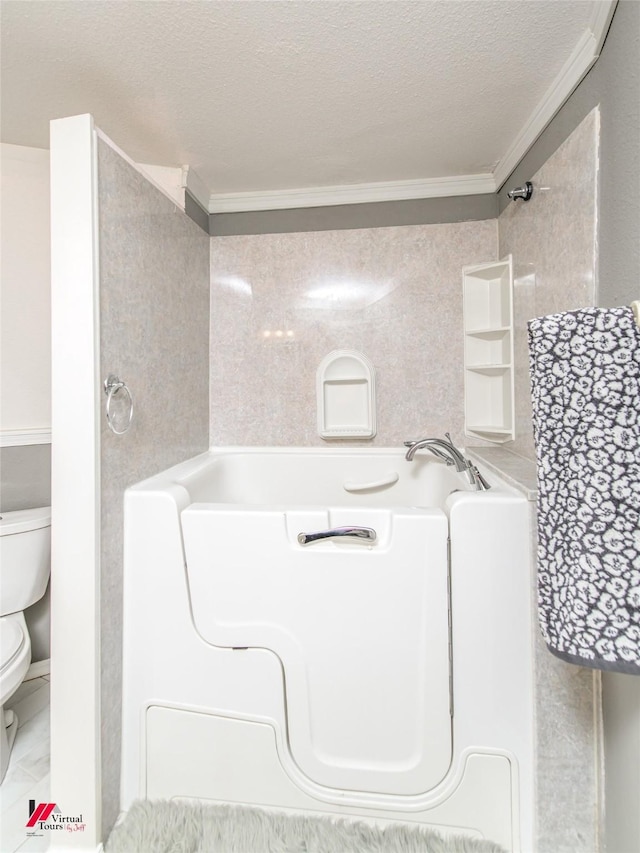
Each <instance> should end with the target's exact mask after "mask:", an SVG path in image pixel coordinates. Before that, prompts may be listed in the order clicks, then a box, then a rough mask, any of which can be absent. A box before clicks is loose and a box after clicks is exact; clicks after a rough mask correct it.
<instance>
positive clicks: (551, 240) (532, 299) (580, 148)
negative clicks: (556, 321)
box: [498, 107, 600, 460]
mask: <svg viewBox="0 0 640 853" xmlns="http://www.w3.org/2000/svg"><path fill="white" fill-rule="evenodd" d="M599 131H600V111H599V109H598V108H597V107H596V108H595V109H594V110H592V111H591V112H590V113H589V115H587V117H586V118H585V119H583V121H582V122H581V123H580V124H579V125H578V127H577V128H576V129H575V130H574V131H573V133H572V134H571V135H570V136H569V137H568V138H567V139H566V140H565V141H564V142H563V143H562V145H561V146H560V147H559V148H558V150H557V151H556V152H555V153H554V154H552V155H551V157H549V159H548V160H547V162H546V163H545V164H544V165H543V166H542V167H541V169H540V170H539V171H538V172H536V174H535V175H533V177H532V179H531V180H532V183H533V186H534V192H533V196H532V198H531V200H530V201H527V202H521V201H514V202H511V204H509V206H508V207H507V208H506V209H505V210H504V211H503V212H502V214H501V215H500V218H499V220H498V240H499V249H500V252H499V254H500V257H504V256H505V255H507V254H509V253H511V254H513V261H514V283H513V291H514V294H513V307H514V327H515V337H514V350H515V352H514V355H515V363H516V378H515V379H516V381H515V385H516V387H515V410H516V438H515V441H514V442H513V443H512V444H510V445H509V446H510V448H511V449H512V450H513V451H515V452H516V453H518V454H520V455H521V456H525V457H526V458H528V459H531V460H535V450H534V447H533V433H532V426H531V385H530V382H529V353H528V337H527V322H528V321H529V320H530V319H532V318H533V317H541V316H544V315H545V314H554V313H556V312H558V311H571V310H573V309H576V308H583V307H585V306H587V305H595V304H596V294H597V290H596V278H597V262H598V258H597V239H596V227H597V195H598V147H599V145H598V143H599Z"/></svg>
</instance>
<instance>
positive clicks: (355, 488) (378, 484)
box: [342, 471, 400, 492]
mask: <svg viewBox="0 0 640 853" xmlns="http://www.w3.org/2000/svg"><path fill="white" fill-rule="evenodd" d="M399 479H400V474H398V472H397V471H392V472H391V473H390V474H386V475H385V476H384V477H381V478H380V479H379V480H372V481H371V482H370V483H343V486H342V488H343V489H344V490H345V492H366V491H367V490H368V489H381V488H382V487H383V486H393V484H394V483H397V482H398V480H399Z"/></svg>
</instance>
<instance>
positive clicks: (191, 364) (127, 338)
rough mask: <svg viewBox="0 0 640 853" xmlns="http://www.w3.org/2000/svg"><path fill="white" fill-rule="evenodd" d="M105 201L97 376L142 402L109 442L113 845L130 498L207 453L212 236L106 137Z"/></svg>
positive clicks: (106, 816)
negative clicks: (116, 379) (126, 504)
mask: <svg viewBox="0 0 640 853" xmlns="http://www.w3.org/2000/svg"><path fill="white" fill-rule="evenodd" d="M98 200H99V244H100V365H101V368H100V375H101V377H102V379H104V378H105V377H106V376H107V375H108V374H109V373H116V374H117V375H118V376H120V377H121V378H122V379H124V380H125V381H126V382H127V385H128V387H129V388H130V389H131V393H132V395H133V399H134V403H135V415H134V420H133V423H132V426H131V429H130V430H129V432H127V433H126V434H125V435H121V436H116V435H114V434H113V433H112V432H111V431H110V430H109V429H108V427H107V425H106V421H105V418H104V416H103V417H102V433H101V437H100V447H101V459H100V470H101V506H102V517H101V542H102V546H101V551H102V553H101V567H102V576H101V591H100V595H101V628H100V631H101V661H102V665H101V670H102V681H101V696H102V708H101V712H102V745H101V750H102V815H103V831H104V836H105V837H106V834H107V833H108V831H109V829H110V828H111V826H112V825H113V822H114V820H115V819H116V817H117V815H118V812H119V807H120V803H119V799H120V797H119V789H120V729H121V699H122V538H123V537H122V532H123V513H122V500H123V492H124V489H125V488H126V487H127V486H129V485H131V484H132V483H135V482H137V481H138V480H141V479H143V478H145V477H148V476H150V475H151V474H155V473H157V472H158V471H162V470H164V469H165V468H167V467H168V466H170V465H174V464H176V463H177V462H180V461H182V460H184V459H188V458H189V457H191V456H194V455H196V454H197V453H200V452H202V451H203V450H205V449H206V448H207V445H208V440H207V436H208V420H209V413H208V397H209V389H208V350H209V320H208V317H209V272H208V270H209V237H208V235H206V234H205V233H204V232H203V231H202V230H201V229H200V228H199V227H198V226H197V225H196V224H195V223H194V222H193V221H192V220H191V219H189V218H188V217H187V216H185V214H184V213H182V212H181V211H180V210H178V208H177V207H176V205H175V204H173V202H171V201H170V200H169V199H168V198H166V197H165V196H164V195H163V194H162V193H161V192H160V191H159V190H158V189H156V188H155V187H154V186H153V185H152V184H150V183H149V181H147V180H146V179H145V178H144V177H143V176H142V175H141V174H140V173H139V172H138V171H136V169H134V168H133V167H132V166H131V165H130V164H129V163H128V162H126V161H125V160H124V159H123V158H122V157H121V156H120V155H119V154H118V153H117V152H116V151H114V150H113V149H112V148H111V147H110V146H109V145H107V144H106V143H105V142H104V141H102V140H99V143H98ZM103 396H104V395H103ZM101 405H102V404H101Z"/></svg>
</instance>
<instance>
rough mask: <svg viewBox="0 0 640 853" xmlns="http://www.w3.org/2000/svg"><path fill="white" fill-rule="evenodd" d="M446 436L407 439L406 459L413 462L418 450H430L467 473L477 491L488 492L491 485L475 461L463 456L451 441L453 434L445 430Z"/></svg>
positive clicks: (463, 472)
mask: <svg viewBox="0 0 640 853" xmlns="http://www.w3.org/2000/svg"><path fill="white" fill-rule="evenodd" d="M445 436H446V438H423V439H422V440H421V441H405V443H404V446H405V447H408V448H409V449H408V450H407V453H406V456H405V459H406V460H407V462H413V457H414V456H415V455H416V451H418V450H430V451H431V453H433V454H434V455H435V456H437V457H438V458H439V459H442V460H443V461H444V462H445V463H446V464H447V465H455V466H456V471H458V472H459V473H461V474H466V475H467V478H468V480H469V484H470V485H471V486H472V487H473V488H474V489H475V490H476V491H477V492H486V491H487V490H488V489H490V488H491V486H490V485H489V483H487V481H486V480H485V478H484V477H483V476H482V474H481V473H480V471H478V469H477V467H476V466H475V465H474V464H473V462H472V461H471V460H470V459H467V458H466V456H463V455H462V453H460V451H459V450H458V448H457V447H456V446H455V445H454V443H453V442H452V441H451V436H450V435H449V433H448V432H445Z"/></svg>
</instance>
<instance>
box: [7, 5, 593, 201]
mask: <svg viewBox="0 0 640 853" xmlns="http://www.w3.org/2000/svg"><path fill="white" fill-rule="evenodd" d="M593 5H594V4H593V3H592V2H587V1H586V0H549V2H547V0H469V2H463V0H415V2H405V0H374V2H369V0H347V2H343V0H257V2H254V0H244V2H241V0H166V2H155V0H75V2H59V0H30V2H26V1H25V0H2V3H1V6H0V12H1V16H2V17H1V24H2V35H1V38H2V44H1V47H2V54H1V72H2V77H1V87H2V88H1V95H2V102H1V105H2V141H4V142H11V143H15V144H18V145H30V146H36V147H45V148H46V147H48V134H49V127H48V123H49V120H50V119H52V118H60V117H62V116H68V115H75V114H78V113H85V112H90V113H92V114H93V116H94V118H95V120H96V123H97V125H98V126H99V127H100V128H101V129H102V130H104V131H105V133H107V134H108V135H109V136H110V137H111V138H112V139H113V140H114V141H115V142H116V143H117V144H118V145H119V146H120V147H122V148H123V149H124V150H125V151H127V153H128V154H129V155H130V156H131V157H132V158H133V159H134V160H137V161H139V162H145V163H156V164H163V165H167V166H179V165H183V164H188V165H190V166H191V167H192V168H193V169H195V171H196V172H197V173H198V175H199V176H200V178H201V179H202V180H203V181H204V183H205V184H206V185H207V186H208V187H209V188H210V189H211V190H212V191H214V192H218V193H226V192H240V191H256V190H278V189H289V188H297V187H322V186H335V185H342V184H359V183H369V182H379V181H400V180H411V179H426V178H436V177H444V176H457V175H467V174H477V173H481V172H490V171H491V170H492V169H493V167H494V166H495V164H496V163H497V162H498V161H499V160H500V158H501V157H502V156H503V155H504V153H505V151H506V150H507V149H508V148H509V146H510V144H511V143H512V142H513V140H514V138H515V137H516V136H517V134H518V132H519V131H520V129H521V128H522V127H523V125H524V124H525V122H526V121H527V119H528V117H529V116H530V115H531V113H532V111H533V110H534V108H535V107H536V105H537V104H538V102H539V101H540V99H541V98H542V96H543V95H544V93H545V91H546V90H547V89H548V87H549V85H550V84H551V82H552V80H553V79H554V77H555V76H556V75H557V74H558V72H559V70H560V69H561V68H562V66H563V64H564V63H565V61H566V60H567V58H568V57H569V55H570V54H571V52H572V50H573V48H574V47H575V45H576V43H577V42H578V40H579V38H580V36H581V35H582V33H583V32H584V31H585V29H586V28H587V26H588V24H589V19H590V15H591V14H592V10H593Z"/></svg>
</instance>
